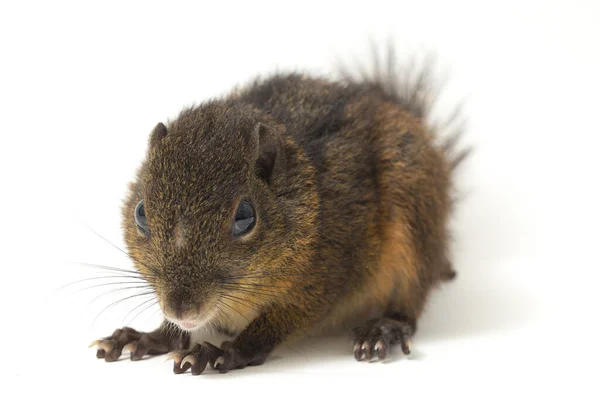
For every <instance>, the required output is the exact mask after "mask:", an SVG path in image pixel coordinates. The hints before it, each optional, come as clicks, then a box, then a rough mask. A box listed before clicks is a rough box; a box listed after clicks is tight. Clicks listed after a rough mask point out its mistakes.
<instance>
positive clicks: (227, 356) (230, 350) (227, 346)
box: [169, 342, 266, 375]
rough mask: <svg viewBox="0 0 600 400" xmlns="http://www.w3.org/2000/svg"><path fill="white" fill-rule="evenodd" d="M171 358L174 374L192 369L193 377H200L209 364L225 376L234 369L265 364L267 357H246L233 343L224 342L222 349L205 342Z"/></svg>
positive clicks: (174, 353)
mask: <svg viewBox="0 0 600 400" xmlns="http://www.w3.org/2000/svg"><path fill="white" fill-rule="evenodd" d="M169 358H170V359H172V360H173V361H174V365H173V372H174V373H176V374H181V373H183V372H185V371H187V370H188V369H190V368H191V370H192V375H200V374H201V373H202V372H204V370H205V369H206V365H207V364H210V366H211V367H212V368H213V369H215V370H217V371H219V372H220V373H222V374H224V373H226V372H229V371H230V370H232V369H239V368H244V367H246V366H248V365H260V364H262V363H264V361H265V359H266V356H258V357H252V358H249V357H245V356H244V355H242V354H241V352H240V351H239V350H237V349H236V348H234V347H232V345H231V342H223V344H222V345H221V348H218V347H217V346H215V345H213V344H211V343H208V342H204V343H202V344H197V345H195V346H194V348H192V349H191V350H189V351H176V352H172V353H171V354H170V355H169Z"/></svg>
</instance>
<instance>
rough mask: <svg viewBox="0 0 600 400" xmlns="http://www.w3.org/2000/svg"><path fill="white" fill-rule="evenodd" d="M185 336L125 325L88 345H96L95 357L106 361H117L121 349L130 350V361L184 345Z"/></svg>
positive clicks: (163, 352)
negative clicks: (148, 331) (144, 330)
mask: <svg viewBox="0 0 600 400" xmlns="http://www.w3.org/2000/svg"><path fill="white" fill-rule="evenodd" d="M186 341H188V339H187V336H185V335H182V336H181V337H177V336H175V335H169V336H167V335H165V334H164V332H163V331H162V330H160V329H159V330H156V331H154V332H150V333H144V332H138V331H136V330H135V329H132V328H128V327H125V328H123V329H117V330H116V331H114V333H113V334H112V335H111V336H107V337H105V338H104V339H99V340H95V341H93V342H92V343H91V344H90V347H92V346H96V347H97V349H98V350H97V351H96V357H98V358H104V360H105V361H107V362H112V361H117V360H118V359H119V357H121V353H122V352H123V351H129V352H130V358H131V360H132V361H137V360H141V359H142V358H143V357H144V356H146V355H158V354H165V353H167V352H168V351H169V350H173V349H174V348H181V347H183V346H186Z"/></svg>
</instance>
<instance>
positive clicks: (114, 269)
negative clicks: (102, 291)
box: [72, 261, 143, 275]
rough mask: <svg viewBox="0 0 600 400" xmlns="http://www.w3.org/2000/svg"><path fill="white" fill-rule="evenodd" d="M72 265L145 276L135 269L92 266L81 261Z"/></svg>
mask: <svg viewBox="0 0 600 400" xmlns="http://www.w3.org/2000/svg"><path fill="white" fill-rule="evenodd" d="M72 263H73V264H77V265H81V266H83V267H91V268H98V269H105V270H108V271H115V272H121V273H125V274H135V275H143V274H142V273H141V272H140V271H136V270H133V269H125V268H117V267H110V266H108V265H100V264H91V263H85V262H80V261H73V262H72Z"/></svg>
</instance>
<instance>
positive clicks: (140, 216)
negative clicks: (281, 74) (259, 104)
mask: <svg viewBox="0 0 600 400" xmlns="http://www.w3.org/2000/svg"><path fill="white" fill-rule="evenodd" d="M284 129H285V127H283V126H282V125H280V124H278V123H277V122H276V121H274V120H273V119H271V118H270V117H268V116H266V115H264V114H263V113H261V112H260V111H258V110H256V109H254V108H252V107H249V106H247V105H244V104H241V103H236V102H234V101H230V102H216V101H213V102H210V103H207V104H205V105H202V106H199V107H193V108H190V109H187V110H184V111H183V112H182V113H181V114H180V115H179V117H178V118H177V119H176V120H174V121H172V122H171V123H169V124H168V126H165V125H163V124H162V123H161V124H158V125H157V126H156V127H155V128H154V130H153V132H152V133H151V135H150V140H149V149H148V154H147V158H146V160H145V162H144V163H143V165H142V167H141V168H140V170H139V172H138V176H137V179H136V181H135V182H133V183H132V184H131V191H130V193H129V196H128V198H127V200H126V201H125V203H124V206H123V227H124V230H125V240H126V243H127V246H128V249H129V253H130V255H131V257H132V259H133V261H134V263H135V266H136V268H137V269H138V270H139V271H140V272H141V273H142V274H143V275H144V276H145V277H146V279H147V280H148V282H149V283H150V284H151V285H152V287H153V289H154V290H155V292H156V295H157V298H158V301H159V304H160V306H161V308H162V310H163V313H164V315H165V317H166V318H167V319H168V320H170V321H171V322H174V323H176V324H178V325H179V326H180V327H181V328H183V329H187V330H191V329H195V328H199V327H201V326H203V325H205V324H207V323H212V324H219V325H222V327H223V328H228V329H238V328H239V326H231V323H230V322H233V321H237V320H239V318H238V317H240V316H241V317H243V319H242V320H241V321H240V322H239V324H241V325H243V324H244V323H247V321H248V320H251V318H250V316H252V315H255V313H257V312H258V311H259V309H260V307H262V306H264V305H266V304H268V303H269V302H270V301H271V300H272V299H273V298H275V297H276V296H284V295H285V292H286V290H285V287H286V286H287V287H289V285H291V284H292V282H293V281H294V279H295V277H294V276H293V273H292V272H290V271H293V263H294V262H298V261H300V262H302V261H303V258H308V254H309V253H310V248H311V246H312V243H313V240H314V235H315V219H316V215H317V209H318V196H317V194H316V188H315V186H314V185H315V182H314V171H313V169H312V167H311V166H310V163H309V162H308V161H307V159H306V156H305V155H304V154H303V153H302V151H301V150H300V148H299V147H298V146H297V145H296V144H295V143H294V142H293V141H291V140H290V139H287V140H286V139H285V138H284V135H283V133H284ZM292 259H293V260H295V261H292ZM233 325H236V324H233Z"/></svg>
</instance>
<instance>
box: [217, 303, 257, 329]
mask: <svg viewBox="0 0 600 400" xmlns="http://www.w3.org/2000/svg"><path fill="white" fill-rule="evenodd" d="M217 302H218V303H219V304H222V305H224V306H225V307H227V308H229V309H230V310H233V311H235V312H236V313H238V314H240V315H241V316H242V318H244V319H245V320H246V321H248V323H250V320H249V319H248V318H247V317H246V316H245V315H244V314H242V313H241V312H239V311H238V310H236V309H235V308H233V307H232V306H230V305H229V304H227V303H225V302H224V301H222V300H221V299H219V300H217Z"/></svg>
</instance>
